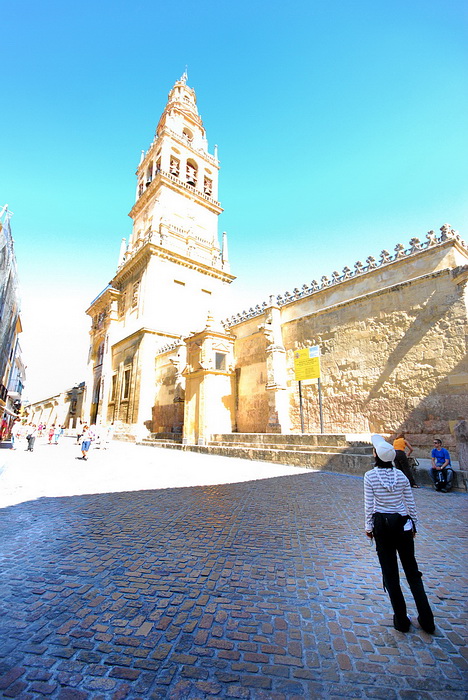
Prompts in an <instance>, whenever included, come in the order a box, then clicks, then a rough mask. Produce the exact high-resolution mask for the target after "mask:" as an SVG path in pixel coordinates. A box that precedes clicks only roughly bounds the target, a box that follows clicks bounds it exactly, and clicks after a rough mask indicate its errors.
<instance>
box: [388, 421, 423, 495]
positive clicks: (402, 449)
mask: <svg viewBox="0 0 468 700" xmlns="http://www.w3.org/2000/svg"><path fill="white" fill-rule="evenodd" d="M393 449H394V450H395V455H396V456H395V467H396V468H397V469H399V470H400V471H402V472H403V474H404V475H405V476H406V478H407V479H408V481H409V482H410V484H411V487H412V488H413V489H417V488H419V486H418V485H417V483H416V481H415V480H414V476H413V473H412V471H411V467H410V463H409V462H408V457H409V456H410V454H411V453H412V451H413V448H412V447H411V445H410V444H409V442H408V440H406V439H405V436H404V433H399V435H397V436H396V438H395V440H394V441H393ZM406 450H408V452H406Z"/></svg>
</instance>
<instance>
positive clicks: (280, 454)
mask: <svg viewBox="0 0 468 700" xmlns="http://www.w3.org/2000/svg"><path fill="white" fill-rule="evenodd" d="M138 444H145V445H152V446H153V447H162V448H165V449H179V450H183V451H186V452H198V453H200V454H213V455H221V456H223V457H240V458H241V459H252V460H257V461H260V462H273V463H277V464H287V465H290V466H297V467H306V468H307V469H316V470H326V471H337V472H343V473H346V474H364V473H365V472H366V471H367V470H368V469H370V468H371V466H372V458H371V456H367V455H356V454H350V453H349V452H338V453H332V452H325V451H311V450H285V449H271V448H270V449H268V448H265V449H264V448H262V447H256V446H255V447H253V446H242V447H240V446H238V445H216V444H209V445H182V444H180V443H176V442H173V441H171V442H163V441H159V440H157V441H156V440H146V441H141V442H138Z"/></svg>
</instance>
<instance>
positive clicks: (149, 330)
mask: <svg viewBox="0 0 468 700" xmlns="http://www.w3.org/2000/svg"><path fill="white" fill-rule="evenodd" d="M143 335H158V336H161V337H162V338H174V339H175V338H180V336H178V335H177V334H176V333H167V331H158V330H156V329H155V328H148V327H147V326H142V327H141V328H138V330H136V331H133V333H130V334H129V335H126V336H124V337H123V338H121V339H120V340H116V341H115V342H112V344H111V347H113V348H116V347H118V346H119V345H122V344H123V343H126V342H128V341H129V340H131V339H132V338H136V337H138V336H143Z"/></svg>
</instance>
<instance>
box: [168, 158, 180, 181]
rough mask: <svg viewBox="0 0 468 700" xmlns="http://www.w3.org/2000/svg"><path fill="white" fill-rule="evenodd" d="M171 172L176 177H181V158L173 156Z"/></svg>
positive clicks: (170, 166)
mask: <svg viewBox="0 0 468 700" xmlns="http://www.w3.org/2000/svg"><path fill="white" fill-rule="evenodd" d="M169 172H170V174H171V175H174V177H179V173H180V160H179V159H178V158H176V157H175V156H171V162H170V164H169Z"/></svg>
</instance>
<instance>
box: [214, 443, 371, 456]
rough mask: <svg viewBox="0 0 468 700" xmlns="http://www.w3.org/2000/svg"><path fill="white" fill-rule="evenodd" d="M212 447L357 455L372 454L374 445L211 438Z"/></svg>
mask: <svg viewBox="0 0 468 700" xmlns="http://www.w3.org/2000/svg"><path fill="white" fill-rule="evenodd" d="M208 444H209V445H210V446H212V447H232V448H238V447H243V448H258V449H268V450H290V451H302V452H335V453H345V452H346V453H348V454H355V455H372V445H362V446H358V445H356V446H354V445H350V444H347V445H339V446H338V445H308V444H305V445H301V444H297V445H294V444H290V443H283V444H281V443H280V444H278V443H263V444H261V445H254V444H252V443H248V442H240V441H238V442H235V443H234V442H224V441H217V440H210V442H209V443H208Z"/></svg>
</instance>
